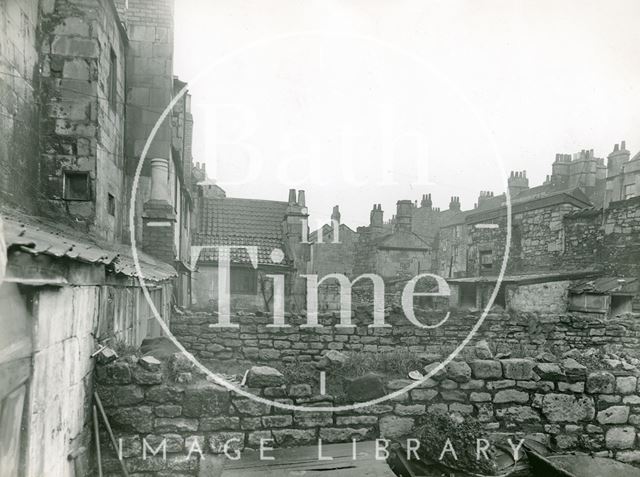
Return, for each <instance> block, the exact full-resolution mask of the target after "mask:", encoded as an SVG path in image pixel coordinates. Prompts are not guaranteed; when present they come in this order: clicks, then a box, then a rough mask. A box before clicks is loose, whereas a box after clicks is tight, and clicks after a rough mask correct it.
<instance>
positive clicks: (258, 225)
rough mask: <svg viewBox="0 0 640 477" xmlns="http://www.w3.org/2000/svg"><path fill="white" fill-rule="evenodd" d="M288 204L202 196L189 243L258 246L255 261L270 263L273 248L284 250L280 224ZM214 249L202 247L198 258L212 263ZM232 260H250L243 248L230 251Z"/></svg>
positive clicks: (241, 261)
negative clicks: (194, 228)
mask: <svg viewBox="0 0 640 477" xmlns="http://www.w3.org/2000/svg"><path fill="white" fill-rule="evenodd" d="M287 206H288V204H287V203H286V202H279V201H273V200H257V199H235V198H229V197H226V198H204V199H202V210H200V211H199V216H198V228H197V231H196V232H195V233H194V234H193V245H195V246H202V245H244V246H257V247H258V263H260V264H272V262H271V259H270V255H271V251H272V250H273V249H274V248H279V249H282V250H285V247H284V231H283V224H282V222H283V221H284V218H285V213H286V210H287ZM217 253H218V252H217V251H216V250H211V249H205V250H202V252H201V254H200V258H199V261H201V262H216V261H217ZM231 262H232V263H250V262H249V256H248V254H247V252H246V251H244V250H234V251H233V252H232V254H231Z"/></svg>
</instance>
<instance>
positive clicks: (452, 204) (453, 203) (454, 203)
mask: <svg viewBox="0 0 640 477" xmlns="http://www.w3.org/2000/svg"><path fill="white" fill-rule="evenodd" d="M449 210H453V211H456V212H459V211H460V197H458V196H457V195H454V196H452V197H451V200H450V201H449Z"/></svg>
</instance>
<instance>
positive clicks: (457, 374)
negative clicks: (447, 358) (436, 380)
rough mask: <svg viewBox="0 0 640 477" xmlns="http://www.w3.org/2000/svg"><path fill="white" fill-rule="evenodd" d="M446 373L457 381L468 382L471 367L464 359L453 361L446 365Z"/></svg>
mask: <svg viewBox="0 0 640 477" xmlns="http://www.w3.org/2000/svg"><path fill="white" fill-rule="evenodd" d="M445 374H446V376H447V378H449V379H450V380H452V381H455V382H456V383H466V382H468V381H469V380H470V379H471V368H470V367H469V365H468V364H467V363H466V362H464V361H451V362H450V363H449V364H447V366H446V367H445Z"/></svg>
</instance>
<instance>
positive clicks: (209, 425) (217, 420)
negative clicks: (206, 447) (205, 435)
mask: <svg viewBox="0 0 640 477" xmlns="http://www.w3.org/2000/svg"><path fill="white" fill-rule="evenodd" d="M236 429H240V418H239V417H235V416H220V417H203V418H201V419H200V426H199V430H200V431H205V432H206V431H228V430H231V431H233V430H236Z"/></svg>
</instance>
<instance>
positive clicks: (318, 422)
mask: <svg viewBox="0 0 640 477" xmlns="http://www.w3.org/2000/svg"><path fill="white" fill-rule="evenodd" d="M293 421H294V423H295V425H296V426H297V427H317V426H327V425H330V424H333V415H332V413H331V412H323V411H317V412H316V411H295V414H294V419H293Z"/></svg>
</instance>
